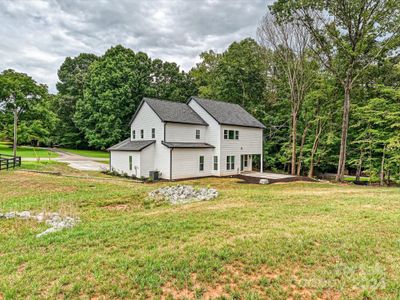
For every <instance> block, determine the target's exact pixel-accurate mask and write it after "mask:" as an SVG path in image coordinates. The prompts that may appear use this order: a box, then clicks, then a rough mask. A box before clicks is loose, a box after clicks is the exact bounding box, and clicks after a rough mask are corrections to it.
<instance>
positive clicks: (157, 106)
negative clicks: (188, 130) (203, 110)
mask: <svg viewBox="0 0 400 300" xmlns="http://www.w3.org/2000/svg"><path fill="white" fill-rule="evenodd" d="M144 102H146V103H147V104H148V105H149V106H150V107H151V109H152V110H153V111H154V112H155V113H156V114H157V115H158V117H159V118H160V119H161V121H163V122H172V123H185V124H196V125H205V126H207V125H208V124H207V123H206V121H204V120H203V119H202V118H201V117H200V116H199V115H198V114H197V113H196V112H195V111H194V110H193V109H192V108H191V107H190V106H189V105H187V104H186V103H182V102H174V101H167V100H159V99H153V98H143V101H142V103H141V105H143V103H144ZM141 105H140V106H139V108H138V109H137V110H136V113H135V115H134V116H133V118H132V120H131V123H132V122H133V120H134V119H135V117H136V114H137V113H138V112H139V110H140V107H141Z"/></svg>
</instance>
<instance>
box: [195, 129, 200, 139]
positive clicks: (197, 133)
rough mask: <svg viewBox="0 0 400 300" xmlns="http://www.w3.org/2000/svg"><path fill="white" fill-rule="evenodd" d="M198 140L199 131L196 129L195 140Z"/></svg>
mask: <svg viewBox="0 0 400 300" xmlns="http://www.w3.org/2000/svg"><path fill="white" fill-rule="evenodd" d="M199 139H200V129H196V140H199Z"/></svg>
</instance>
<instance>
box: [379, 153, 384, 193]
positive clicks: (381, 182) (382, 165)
mask: <svg viewBox="0 0 400 300" xmlns="http://www.w3.org/2000/svg"><path fill="white" fill-rule="evenodd" d="M385 152H386V145H385V146H383V151H382V160H381V173H380V183H379V184H380V185H381V186H383V185H384V184H385Z"/></svg>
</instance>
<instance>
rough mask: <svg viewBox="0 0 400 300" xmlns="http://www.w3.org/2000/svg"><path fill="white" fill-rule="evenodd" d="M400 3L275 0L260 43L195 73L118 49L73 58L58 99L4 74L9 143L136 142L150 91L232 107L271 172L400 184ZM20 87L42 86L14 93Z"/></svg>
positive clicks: (212, 59)
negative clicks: (136, 117) (252, 131)
mask: <svg viewBox="0 0 400 300" xmlns="http://www.w3.org/2000/svg"><path fill="white" fill-rule="evenodd" d="M399 6H400V4H399V3H398V1H391V0H385V1H380V0H357V1H344V0H337V1H322V0H321V1H320V0H313V1H304V0H303V1H296V0H292V1H284V0H278V1H276V2H275V3H274V4H273V5H272V6H271V7H270V8H269V9H268V11H267V12H266V14H265V17H264V18H263V20H261V22H260V26H259V28H258V30H257V40H254V39H251V38H247V39H244V40H242V41H238V42H234V43H232V44H231V45H230V46H229V47H228V49H227V50H226V51H224V52H223V53H216V52H214V51H212V50H210V51H207V52H204V53H201V54H200V57H201V62H200V63H198V64H197V65H196V66H195V67H194V68H193V69H192V70H190V71H189V72H184V71H181V70H180V69H179V67H178V66H177V65H176V64H175V63H169V62H163V61H161V60H159V59H152V58H150V57H149V56H148V55H147V54H145V53H142V52H134V51H133V50H131V49H127V48H124V47H123V46H120V45H118V46H115V47H112V48H110V49H109V50H107V51H106V53H104V55H102V56H100V57H98V56H96V55H93V54H86V53H82V54H80V55H78V56H77V57H74V58H66V60H65V61H64V63H63V64H62V65H61V67H60V69H59V71H58V78H59V82H58V83H57V90H58V93H57V94H56V95H50V94H49V93H48V92H47V89H46V88H45V87H43V86H42V85H39V84H37V83H35V82H34V81H33V80H32V79H31V78H29V77H28V76H27V75H24V74H19V73H15V72H13V71H10V70H7V71H4V72H3V73H2V74H1V75H0V88H1V90H0V92H1V94H0V101H1V102H0V110H1V113H0V121H1V123H0V124H1V136H0V138H2V139H10V140H12V138H13V127H14V126H13V124H14V120H15V118H14V115H15V114H13V112H15V109H17V111H18V124H19V125H18V134H19V135H18V136H19V138H18V140H19V142H20V143H35V144H42V145H49V144H56V145H60V146H65V147H76V148H93V149H105V148H107V147H108V146H110V145H112V144H115V143H117V142H119V141H121V140H122V139H124V138H126V137H127V136H129V127H128V124H129V120H130V118H131V116H132V114H133V113H134V112H135V110H136V108H137V106H138V104H139V102H140V101H141V99H142V98H143V97H144V96H147V97H156V98H161V99H168V100H173V101H186V100H187V99H188V97H189V96H191V95H200V96H202V97H206V98H212V99H218V100H223V101H229V102H234V103H238V104H240V105H242V106H243V107H244V108H245V109H247V110H248V111H250V112H251V113H252V114H253V115H254V116H256V117H257V118H258V119H259V120H260V121H262V122H263V123H264V124H265V126H266V127H267V129H266V130H265V143H264V153H265V155H264V158H265V162H264V165H265V166H266V167H267V168H269V169H272V170H285V171H287V172H289V173H292V174H299V175H300V174H302V175H308V176H314V175H316V174H317V173H323V172H334V173H337V179H338V180H341V179H342V178H343V175H344V173H345V172H346V171H349V172H350V173H354V174H357V175H358V176H361V174H365V175H371V177H376V178H377V177H379V178H380V179H381V183H382V184H383V183H384V182H386V181H388V180H390V179H393V180H399V179H400V130H399V129H400V128H399V127H400V87H399V82H400V55H399V53H398V50H399V42H400V37H399V31H400V20H399V16H400V12H399ZM21 82H30V84H31V85H32V84H33V86H36V87H37V88H35V89H32V91H25V92H17V93H16V92H15V91H16V90H18V88H19V86H26V84H24V83H21Z"/></svg>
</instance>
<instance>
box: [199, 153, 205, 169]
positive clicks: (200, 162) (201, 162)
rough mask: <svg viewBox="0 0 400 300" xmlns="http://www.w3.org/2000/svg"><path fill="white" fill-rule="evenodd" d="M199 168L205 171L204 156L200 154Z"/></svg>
mask: <svg viewBox="0 0 400 300" xmlns="http://www.w3.org/2000/svg"><path fill="white" fill-rule="evenodd" d="M199 170H200V171H204V156H200V159H199Z"/></svg>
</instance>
